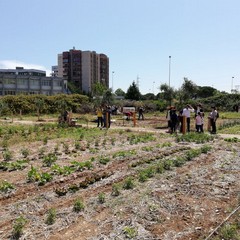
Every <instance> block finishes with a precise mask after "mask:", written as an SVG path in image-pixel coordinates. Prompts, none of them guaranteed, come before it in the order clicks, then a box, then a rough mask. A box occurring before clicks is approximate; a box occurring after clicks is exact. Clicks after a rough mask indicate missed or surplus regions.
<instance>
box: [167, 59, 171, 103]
mask: <svg viewBox="0 0 240 240" xmlns="http://www.w3.org/2000/svg"><path fill="white" fill-rule="evenodd" d="M170 82H171V56H169V79H168V86H169V93H170V101H169V102H170V105H169V106H171V104H172V96H171V92H170V86H171V84H170Z"/></svg>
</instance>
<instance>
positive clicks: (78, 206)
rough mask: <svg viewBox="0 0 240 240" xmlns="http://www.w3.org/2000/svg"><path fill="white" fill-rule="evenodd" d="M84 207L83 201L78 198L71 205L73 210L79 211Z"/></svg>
mask: <svg viewBox="0 0 240 240" xmlns="http://www.w3.org/2000/svg"><path fill="white" fill-rule="evenodd" d="M84 208H85V205H84V202H83V200H82V199H80V198H78V199H77V200H76V201H75V202H74V205H73V211H74V212H81V211H83V210H84Z"/></svg>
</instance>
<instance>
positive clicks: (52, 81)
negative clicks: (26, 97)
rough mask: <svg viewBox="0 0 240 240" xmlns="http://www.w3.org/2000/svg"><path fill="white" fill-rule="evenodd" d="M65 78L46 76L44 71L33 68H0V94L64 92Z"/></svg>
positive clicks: (49, 93) (53, 93)
mask: <svg viewBox="0 0 240 240" xmlns="http://www.w3.org/2000/svg"><path fill="white" fill-rule="evenodd" d="M66 89H67V83H66V80H64V79H63V78H59V77H46V72H45V71H41V70H34V69H23V68H16V69H0V96H4V95H17V94H45V95H55V94H59V93H66Z"/></svg>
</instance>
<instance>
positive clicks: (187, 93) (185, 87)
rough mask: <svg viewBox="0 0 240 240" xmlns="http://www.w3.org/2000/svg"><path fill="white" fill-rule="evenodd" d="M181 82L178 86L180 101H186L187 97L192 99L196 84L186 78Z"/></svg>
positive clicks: (196, 89) (195, 93) (195, 91)
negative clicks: (179, 86)
mask: <svg viewBox="0 0 240 240" xmlns="http://www.w3.org/2000/svg"><path fill="white" fill-rule="evenodd" d="M183 81H184V82H183V84H182V86H181V88H180V91H179V93H180V102H181V101H185V102H186V101H188V100H189V99H194V98H196V96H197V91H198V86H197V85H196V84H195V83H194V82H193V81H191V80H188V78H186V77H185V78H184V79H183Z"/></svg>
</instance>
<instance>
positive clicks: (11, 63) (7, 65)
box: [0, 60, 51, 76]
mask: <svg viewBox="0 0 240 240" xmlns="http://www.w3.org/2000/svg"><path fill="white" fill-rule="evenodd" d="M16 67H24V68H25V69H37V70H43V71H46V74H47V76H50V73H51V70H49V69H47V68H46V67H44V66H42V65H37V64H31V63H30V64H29V63H24V62H21V61H17V60H0V69H15V68H16Z"/></svg>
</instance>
